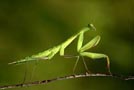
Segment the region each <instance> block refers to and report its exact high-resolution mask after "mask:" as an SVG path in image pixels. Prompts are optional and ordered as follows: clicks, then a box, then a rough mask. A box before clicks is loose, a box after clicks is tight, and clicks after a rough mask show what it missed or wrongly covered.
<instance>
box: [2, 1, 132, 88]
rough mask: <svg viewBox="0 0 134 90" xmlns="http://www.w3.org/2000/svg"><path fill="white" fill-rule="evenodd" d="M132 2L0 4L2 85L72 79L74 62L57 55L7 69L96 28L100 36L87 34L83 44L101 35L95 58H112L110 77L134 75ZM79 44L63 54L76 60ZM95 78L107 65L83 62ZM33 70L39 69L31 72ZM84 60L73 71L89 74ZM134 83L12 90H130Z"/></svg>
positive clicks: (83, 81)
mask: <svg viewBox="0 0 134 90" xmlns="http://www.w3.org/2000/svg"><path fill="white" fill-rule="evenodd" d="M132 9H134V1H133V0H0V85H8V84H16V83H22V82H23V81H24V78H26V80H25V82H30V81H35V80H43V79H51V78H54V77H59V76H64V75H70V74H73V73H72V69H73V66H74V63H75V61H76V58H69V59H67V58H64V57H60V56H59V55H58V54H57V55H56V56H54V58H53V59H52V60H48V61H39V62H31V63H26V64H20V65H8V64H7V63H9V62H12V61H16V60H19V59H22V58H24V57H26V56H30V55H33V54H36V53H38V52H41V51H44V50H46V49H48V48H51V47H53V46H55V45H58V44H60V43H61V42H63V41H65V40H66V39H67V38H69V37H70V36H71V35H73V34H74V33H76V32H78V31H79V30H80V29H81V28H83V27H85V26H87V24H88V23H93V24H94V26H95V27H96V29H97V31H96V32H92V31H91V32H88V33H86V34H85V38H84V43H87V42H88V41H90V40H91V38H92V37H95V36H96V35H100V36H101V37H102V38H101V41H100V43H99V45H98V46H97V47H95V48H93V49H91V51H92V52H100V53H105V54H107V55H108V56H109V57H110V61H111V71H112V73H116V74H122V75H126V76H127V75H134V38H133V36H134V31H133V27H134V26H133V24H134V17H133V16H134V13H133V12H132ZM76 43H77V40H76V41H74V42H73V43H72V44H71V45H70V46H69V47H68V48H66V51H65V53H66V54H67V55H75V53H76V45H77V44H76ZM85 60H86V62H87V65H88V68H89V70H90V71H91V72H93V73H106V72H107V69H106V61H105V59H103V60H95V61H93V60H90V59H89V58H85ZM33 68H35V69H33ZM85 71H86V70H85V68H84V66H83V63H82V60H80V62H79V64H78V67H77V69H76V71H75V73H76V74H80V73H85ZM132 88H134V81H131V80H130V81H122V80H119V79H115V78H102V77H101V78H99V77H93V78H89V77H87V78H80V79H72V80H64V81H57V82H53V83H49V84H47V85H39V86H33V87H26V88H19V89H18V88H17V89H12V90H42V89H44V90H114V89H116V90H132Z"/></svg>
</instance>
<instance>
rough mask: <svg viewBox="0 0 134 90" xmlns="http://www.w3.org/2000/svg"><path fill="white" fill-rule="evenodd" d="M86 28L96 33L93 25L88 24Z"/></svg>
mask: <svg viewBox="0 0 134 90" xmlns="http://www.w3.org/2000/svg"><path fill="white" fill-rule="evenodd" d="M88 28H90V29H91V30H94V31H96V28H95V27H94V25H93V24H88Z"/></svg>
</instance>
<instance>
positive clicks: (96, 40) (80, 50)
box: [73, 32, 111, 74]
mask: <svg viewBox="0 0 134 90" xmlns="http://www.w3.org/2000/svg"><path fill="white" fill-rule="evenodd" d="M83 40H84V32H81V34H80V35H79V39H78V43H77V52H78V53H79V56H81V57H82V58H83V57H84V56H86V57H89V58H91V59H100V58H106V60H107V68H108V72H109V73H110V74H111V72H110V61H109V58H108V56H107V55H105V54H99V53H91V52H85V51H86V50H88V49H90V48H92V47H95V46H96V45H97V44H98V43H99V41H100V36H96V37H95V38H93V39H92V40H91V41H89V42H88V43H87V44H85V45H84V46H83V47H82V44H83ZM78 60H79V58H78V59H77V61H76V62H77V63H78ZM77 63H75V67H76V66H77ZM83 63H84V65H85V68H86V70H87V71H89V70H88V68H87V65H86V63H85V61H84V58H83ZM74 70H75V68H74ZM74 70H73V71H74Z"/></svg>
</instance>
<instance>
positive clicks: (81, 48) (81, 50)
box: [9, 24, 111, 73]
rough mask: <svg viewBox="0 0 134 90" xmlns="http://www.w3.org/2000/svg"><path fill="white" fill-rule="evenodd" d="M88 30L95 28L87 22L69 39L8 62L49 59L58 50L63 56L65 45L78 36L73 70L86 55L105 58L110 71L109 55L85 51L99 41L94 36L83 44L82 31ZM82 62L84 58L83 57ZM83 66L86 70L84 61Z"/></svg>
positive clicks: (92, 57) (93, 57)
mask: <svg viewBox="0 0 134 90" xmlns="http://www.w3.org/2000/svg"><path fill="white" fill-rule="evenodd" d="M90 30H96V29H95V27H94V26H93V24H88V26H87V27H84V28H82V29H81V30H80V31H79V32H78V33H76V34H75V35H73V36H71V37H70V38H69V39H67V40H66V41H65V42H63V43H61V44H59V45H57V46H54V47H52V48H50V49H48V50H45V51H43V52H41V53H38V54H36V55H32V56H30V57H29V56H28V57H25V58H24V59H21V60H19V61H14V62H11V63H9V64H20V63H25V62H30V61H37V60H50V59H52V58H53V57H54V55H56V54H57V53H58V52H59V55H60V56H64V55H65V54H64V51H65V49H66V48H67V46H69V45H70V44H71V43H72V42H73V41H74V40H75V39H76V38H77V37H78V42H77V53H78V56H77V60H76V63H75V65H74V69H73V72H74V70H75V68H76V66H77V63H78V61H79V57H82V58H83V57H88V58H91V59H100V58H106V60H107V68H108V72H109V73H111V72H110V61H109V57H108V56H107V55H105V54H101V53H92V52H87V51H86V50H89V49H90V48H92V47H95V46H96V45H97V44H98V43H99V41H100V38H101V37H100V36H99V35H98V36H96V37H95V38H93V39H92V40H91V41H89V42H88V43H87V44H85V45H84V46H82V45H83V40H84V33H85V32H87V31H90ZM83 62H84V59H83ZM84 65H85V68H86V69H87V70H88V68H87V66H86V64H85V62H84Z"/></svg>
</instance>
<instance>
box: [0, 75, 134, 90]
mask: <svg viewBox="0 0 134 90" xmlns="http://www.w3.org/2000/svg"><path fill="white" fill-rule="evenodd" d="M82 77H112V78H118V79H121V80H134V76H122V75H117V74H111V75H110V74H88V73H86V74H78V75H68V76H63V77H57V78H53V79H48V80H42V81H34V82H28V83H22V84H14V85H5V86H0V89H9V88H19V87H28V86H34V85H40V84H47V83H50V82H53V81H59V80H67V79H74V78H82Z"/></svg>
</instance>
